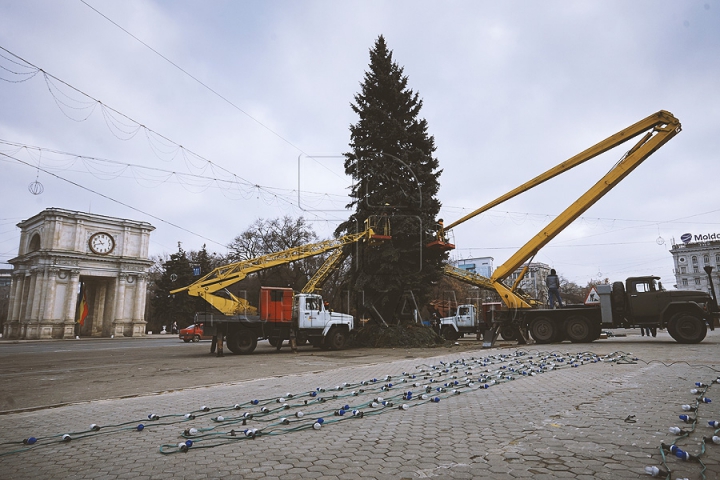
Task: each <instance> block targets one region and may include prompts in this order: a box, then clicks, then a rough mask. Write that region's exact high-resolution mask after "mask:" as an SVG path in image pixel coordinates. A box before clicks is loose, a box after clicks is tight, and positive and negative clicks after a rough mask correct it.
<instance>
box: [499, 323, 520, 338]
mask: <svg viewBox="0 0 720 480" xmlns="http://www.w3.org/2000/svg"><path fill="white" fill-rule="evenodd" d="M500 336H501V337H502V339H503V340H508V341H514V340H517V339H518V332H517V328H516V327H513V326H511V325H506V326H504V327H502V328H501V329H500Z"/></svg>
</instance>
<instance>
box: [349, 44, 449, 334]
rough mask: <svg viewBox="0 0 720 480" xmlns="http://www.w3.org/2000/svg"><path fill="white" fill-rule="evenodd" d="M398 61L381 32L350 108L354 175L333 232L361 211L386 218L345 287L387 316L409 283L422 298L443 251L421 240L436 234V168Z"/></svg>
mask: <svg viewBox="0 0 720 480" xmlns="http://www.w3.org/2000/svg"><path fill="white" fill-rule="evenodd" d="M407 83H408V78H407V76H406V75H404V74H403V68H402V67H400V66H398V64H397V63H395V62H394V61H393V56H392V51H391V50H389V49H388V47H387V44H386V43H385V39H384V38H383V36H380V37H378V39H377V41H376V42H375V45H374V47H373V48H372V49H371V50H370V69H369V71H367V72H366V73H365V78H364V81H363V83H362V84H361V91H360V93H358V94H356V95H355V102H354V103H353V104H351V106H352V109H353V111H354V112H355V113H357V115H358V116H359V120H358V122H357V123H356V124H354V125H351V126H350V147H351V151H350V152H349V153H346V154H345V157H346V160H345V172H346V173H347V174H348V175H350V176H351V177H352V178H353V180H354V181H355V183H354V185H353V187H352V190H351V193H350V196H351V197H352V202H351V203H350V204H349V205H348V207H349V208H352V209H353V210H354V214H353V216H352V217H351V218H350V219H349V220H348V221H346V222H344V223H343V224H342V225H341V226H340V227H339V228H338V231H337V232H336V233H338V234H340V233H347V232H353V231H356V230H358V229H362V228H363V226H364V222H365V220H366V219H368V218H370V219H371V220H378V221H380V222H382V221H383V219H385V218H389V219H390V224H391V235H392V240H391V241H389V242H385V243H383V244H379V245H378V244H375V245H368V244H363V245H362V246H361V248H360V255H359V258H358V260H359V261H358V262H356V267H357V268H354V269H352V270H351V272H350V274H349V275H350V278H349V279H348V280H349V282H348V283H349V287H350V289H351V290H352V291H353V292H354V294H355V295H356V299H357V301H358V305H360V306H361V309H362V308H364V309H366V310H369V311H371V312H372V311H374V310H377V311H378V312H380V314H381V315H382V316H383V318H384V319H385V320H386V321H388V322H390V321H394V320H395V318H397V315H398V313H399V311H400V308H399V302H400V300H401V299H402V298H403V296H404V295H406V294H407V292H409V291H412V292H413V295H414V297H415V300H416V301H417V303H418V304H419V306H422V303H423V302H424V301H426V300H427V297H428V294H429V291H430V289H431V288H432V284H433V283H435V282H436V281H437V280H438V279H439V278H440V276H441V274H442V261H443V259H444V257H443V255H442V254H438V253H435V252H431V251H428V249H426V248H425V245H426V244H427V243H428V242H430V241H432V240H433V238H434V234H435V227H436V216H437V214H438V212H439V210H440V202H439V201H438V200H437V198H436V194H437V191H438V187H439V183H438V178H439V176H440V173H441V171H440V170H438V161H437V159H436V158H434V157H433V153H434V152H435V140H434V139H433V137H432V136H431V135H429V134H428V128H427V121H426V120H425V119H422V118H420V117H419V115H420V110H421V108H422V100H421V99H420V98H419V95H418V94H417V93H416V92H413V91H412V90H411V89H409V88H408V86H407Z"/></svg>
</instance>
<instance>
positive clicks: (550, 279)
mask: <svg viewBox="0 0 720 480" xmlns="http://www.w3.org/2000/svg"><path fill="white" fill-rule="evenodd" d="M545 285H547V289H548V302H549V303H550V308H555V300H557V302H558V306H559V307H560V308H562V307H563V303H562V299H561V298H560V278H559V277H558V276H557V273H556V272H555V269H554V268H552V269H550V275H548V276H547V278H546V279H545Z"/></svg>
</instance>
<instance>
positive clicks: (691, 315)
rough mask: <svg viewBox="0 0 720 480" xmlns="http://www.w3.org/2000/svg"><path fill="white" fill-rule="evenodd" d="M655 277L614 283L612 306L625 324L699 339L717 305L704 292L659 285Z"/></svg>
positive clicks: (681, 338)
mask: <svg viewBox="0 0 720 480" xmlns="http://www.w3.org/2000/svg"><path fill="white" fill-rule="evenodd" d="M659 280H660V279H659V277H654V276H647V277H630V278H628V279H627V280H626V281H625V285H624V286H623V284H622V282H615V283H614V284H613V288H612V294H611V298H612V308H613V310H614V311H615V312H618V313H619V314H620V315H621V316H622V317H624V322H625V323H624V324H625V325H626V327H637V326H640V327H642V326H650V327H658V328H667V331H668V333H670V336H672V337H673V338H674V339H675V340H676V341H678V342H680V343H698V342H701V341H702V340H703V339H704V338H705V335H706V333H707V328H708V327H710V329H711V330H714V328H715V322H716V318H717V317H718V307H717V304H716V302H715V299H714V298H713V297H712V296H711V295H710V294H708V293H706V292H698V291H687V290H672V291H667V290H665V289H664V288H662V284H661V283H660V282H659Z"/></svg>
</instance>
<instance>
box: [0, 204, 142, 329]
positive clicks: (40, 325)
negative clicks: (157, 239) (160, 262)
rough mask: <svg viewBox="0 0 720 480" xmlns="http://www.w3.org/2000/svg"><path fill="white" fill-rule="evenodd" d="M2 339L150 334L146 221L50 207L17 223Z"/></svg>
mask: <svg viewBox="0 0 720 480" xmlns="http://www.w3.org/2000/svg"><path fill="white" fill-rule="evenodd" d="M18 227H20V247H19V250H18V256H17V257H15V258H13V259H12V260H10V261H9V263H11V264H12V265H13V274H12V285H11V287H10V305H9V311H8V319H7V322H5V325H4V326H3V338H10V339H23V338H24V339H37V338H74V337H75V336H77V335H80V336H93V337H111V336H126V337H131V336H132V337H135V336H142V335H144V334H145V324H146V322H145V300H146V296H147V272H148V270H149V268H150V266H151V265H152V262H151V261H149V260H148V248H149V242H150V232H152V231H153V230H154V229H155V227H153V226H152V225H150V224H149V223H147V222H138V221H134V220H126V219H122V218H113V217H106V216H103V215H95V214H91V213H82V212H73V211H70V210H63V209H60V208H48V209H46V210H43V211H42V212H40V213H38V214H37V215H35V216H33V217H32V218H29V219H27V220H24V221H22V222H20V223H18Z"/></svg>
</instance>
